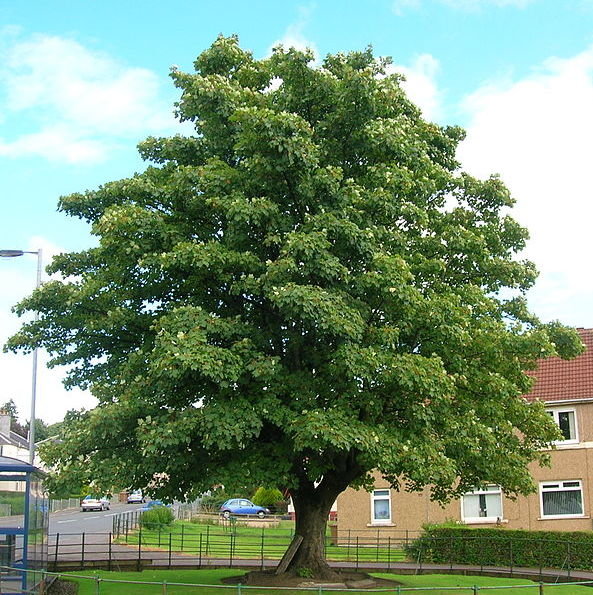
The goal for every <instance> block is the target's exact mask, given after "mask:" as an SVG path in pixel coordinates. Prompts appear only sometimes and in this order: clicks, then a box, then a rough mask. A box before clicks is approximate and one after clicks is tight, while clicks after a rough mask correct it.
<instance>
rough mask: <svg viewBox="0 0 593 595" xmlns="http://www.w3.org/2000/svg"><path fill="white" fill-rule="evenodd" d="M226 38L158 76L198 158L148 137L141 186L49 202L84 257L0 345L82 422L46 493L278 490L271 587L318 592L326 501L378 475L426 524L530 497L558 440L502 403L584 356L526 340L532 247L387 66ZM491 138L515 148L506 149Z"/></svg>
mask: <svg viewBox="0 0 593 595" xmlns="http://www.w3.org/2000/svg"><path fill="white" fill-rule="evenodd" d="M312 59H313V56H312V54H311V53H310V52H299V51H296V50H294V49H290V50H284V49H282V48H278V49H276V51H275V52H274V53H273V55H272V56H271V57H269V58H266V59H264V60H255V59H254V58H253V57H252V55H251V54H250V53H248V52H246V51H244V50H242V49H241V48H240V47H239V45H238V42H237V39H236V38H234V37H232V38H224V37H220V38H219V39H218V40H217V41H216V42H215V43H214V44H213V46H212V47H211V48H209V49H207V50H206V51H205V52H203V53H202V54H201V55H200V56H199V57H198V58H197V60H196V61H195V70H196V71H195V73H191V74H190V73H183V72H180V71H178V70H174V71H173V72H172V78H173V80H174V82H175V84H176V85H177V86H178V87H179V88H180V89H181V99H180V101H179V103H178V104H177V114H178V116H179V118H180V120H182V121H186V122H188V123H191V124H193V126H194V127H195V130H196V134H195V136H192V137H181V136H176V137H173V138H166V139H154V138H150V139H148V140H147V141H145V142H144V143H143V144H142V145H141V147H140V152H141V154H142V156H143V157H144V158H145V159H147V160H149V161H152V162H153V164H154V165H153V166H151V167H148V168H147V169H146V171H145V172H143V173H141V174H138V175H135V176H134V177H132V178H129V179H124V180H121V181H117V182H111V183H108V184H106V185H104V186H102V187H100V188H99V189H98V190H96V191H91V192H85V193H84V194H74V195H71V196H68V197H65V198H62V199H61V201H60V209H61V210H62V211H64V212H66V213H67V214H69V215H72V216H75V217H79V218H82V219H84V220H86V221H88V222H89V223H90V224H91V225H92V232H93V234H94V235H95V236H96V237H97V239H98V242H97V245H96V246H95V247H92V248H89V249H88V250H86V251H83V252H79V253H72V254H62V255H60V256H57V257H56V258H54V260H53V263H52V264H51V266H50V267H49V270H50V272H51V273H59V274H60V275H61V278H62V279H64V280H54V281H50V282H48V283H46V284H44V285H43V286H42V287H41V288H39V289H37V290H35V292H34V293H33V295H32V296H31V297H29V298H28V299H25V300H23V302H21V304H20V305H19V306H18V307H17V309H16V310H17V312H18V313H19V314H23V313H25V312H27V311H31V310H33V311H38V312H39V313H40V319H39V320H38V321H34V322H29V323H27V324H25V325H24V326H23V328H22V330H21V331H20V332H19V333H18V334H16V335H15V336H14V337H12V339H11V340H10V341H9V344H8V347H9V348H10V349H12V350H25V351H30V350H32V349H34V348H35V347H43V348H45V349H47V351H48V352H49V353H50V354H51V356H52V362H51V363H52V364H54V365H55V364H66V365H69V366H70V371H69V373H68V380H67V382H66V384H67V385H68V386H75V385H77V386H80V387H82V388H90V389H91V390H92V392H93V394H94V395H95V396H96V397H97V399H98V400H99V406H98V407H97V408H96V409H94V410H93V411H91V412H89V413H86V414H84V415H83V416H81V417H80V419H77V420H74V421H73V423H72V425H70V424H69V426H68V428H66V430H65V431H64V441H63V442H62V443H60V444H56V445H53V446H52V448H53V451H52V457H53V458H52V461H53V463H54V464H55V465H56V468H57V469H59V470H60V471H61V477H62V478H63V481H64V482H68V481H72V478H78V479H79V480H80V478H82V477H86V478H87V480H90V479H93V480H98V479H99V478H100V479H102V481H103V482H104V484H105V485H106V486H107V487H109V486H111V485H118V484H121V483H122V482H126V483H127V485H134V486H153V487H152V488H151V489H152V491H153V493H154V494H155V495H158V496H161V497H164V498H167V497H168V498H180V499H183V498H185V497H186V496H188V495H189V496H191V495H195V494H199V493H202V492H204V491H206V490H208V489H209V488H210V487H211V486H213V485H216V484H222V485H224V486H225V488H226V489H227V490H233V488H234V486H236V485H243V486H246V485H276V486H279V487H281V488H282V489H284V488H287V489H288V490H289V492H290V495H291V496H292V500H293V503H294V507H295V510H296V527H295V538H299V537H302V538H303V541H302V543H301V545H300V547H299V549H298V551H297V553H296V555H295V556H294V558H293V559H292V562H291V563H290V564H289V566H288V571H289V572H302V570H303V569H306V570H307V573H314V574H316V575H319V576H326V577H331V576H332V571H331V570H330V568H329V566H328V565H327V564H326V562H325V560H324V556H323V539H324V535H325V528H326V522H327V517H328V513H329V511H330V508H331V506H332V503H333V502H334V500H335V499H336V497H337V496H338V494H340V492H342V491H343V490H344V489H346V488H347V487H348V486H358V487H360V486H366V487H369V486H370V483H371V473H372V471H373V470H374V469H378V470H379V472H380V473H382V475H383V476H384V477H385V478H386V479H387V480H388V481H389V482H390V484H391V485H392V486H393V487H394V488H401V489H409V490H418V489H421V488H422V487H423V486H426V485H428V486H430V489H431V491H432V496H433V498H435V499H436V500H438V501H441V502H444V501H447V500H448V499H450V498H452V497H454V496H457V495H459V494H461V493H463V492H465V491H467V490H469V489H472V488H473V487H475V486H479V485H483V483H484V482H492V483H496V484H499V485H501V486H502V487H503V488H504V490H505V491H506V492H507V493H509V494H516V493H527V492H529V491H530V490H532V489H533V487H534V486H533V482H532V480H531V478H530V476H529V473H528V470H527V463H529V462H530V461H532V460H536V461H540V462H543V461H545V455H544V453H543V451H542V449H543V448H545V447H546V446H548V445H549V444H550V443H551V442H552V441H553V440H555V439H556V438H558V437H559V434H558V430H557V428H556V427H555V425H554V423H553V420H551V419H550V417H549V416H548V415H547V414H546V413H545V411H544V408H543V406H542V405H541V404H540V403H527V402H526V401H525V400H523V399H522V398H521V395H522V394H524V393H526V392H527V391H528V390H529V388H530V386H531V380H530V378H529V377H528V376H527V375H526V374H525V370H529V369H533V368H534V367H535V365H536V362H537V360H538V358H541V357H546V356H551V355H560V356H562V357H570V356H574V355H576V354H578V353H579V352H580V350H581V349H582V346H581V343H580V340H579V338H578V335H577V334H576V332H574V331H571V330H569V329H566V328H565V327H563V326H562V325H560V324H557V323H554V324H547V325H546V324H541V323H540V322H539V321H538V320H537V319H536V318H535V317H534V316H533V315H531V314H530V313H529V312H528V310H527V307H526V302H525V299H524V292H525V291H526V290H527V289H528V288H529V287H530V286H531V285H532V284H533V282H534V279H535V278H536V271H535V268H534V266H533V265H532V264H531V263H530V262H527V261H521V260H518V259H517V254H518V253H519V252H520V251H521V250H523V248H524V247H525V240H526V238H527V232H526V231H525V230H524V229H523V228H522V227H521V226H519V225H518V224H517V223H516V222H515V221H514V220H513V219H512V218H511V217H510V216H509V209H510V207H511V206H512V204H513V200H512V199H511V198H510V196H509V193H508V191H507V189H506V188H505V187H504V185H503V184H502V182H501V181H500V180H499V179H498V178H497V177H492V178H490V179H487V180H484V181H481V180H477V179H475V178H472V177H471V176H469V175H467V174H466V173H463V172H462V171H460V169H459V164H458V162H457V161H456V158H455V152H456V148H457V145H458V143H459V142H460V140H461V139H462V138H463V131H462V130H461V129H460V128H457V127H448V126H447V127H440V126H437V125H435V124H432V123H430V122H427V121H425V120H424V119H423V118H422V117H421V113H420V111H419V110H418V109H417V108H416V107H415V106H414V105H413V104H412V103H411V102H410V101H409V100H408V99H407V98H406V96H405V94H404V92H403V90H402V87H401V86H400V76H399V75H395V74H389V73H388V71H387V66H388V64H389V61H388V60H385V59H375V58H374V57H373V55H372V52H371V51H370V50H367V51H363V52H353V53H349V54H336V55H333V56H328V57H327V58H326V59H325V60H324V61H323V63H322V65H321V66H315V65H314V64H313V62H312ZM509 142H512V140H511V139H509Z"/></svg>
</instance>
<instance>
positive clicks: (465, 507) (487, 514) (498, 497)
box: [461, 485, 502, 523]
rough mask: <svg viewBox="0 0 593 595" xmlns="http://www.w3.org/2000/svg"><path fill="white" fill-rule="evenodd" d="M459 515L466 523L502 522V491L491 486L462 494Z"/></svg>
mask: <svg viewBox="0 0 593 595" xmlns="http://www.w3.org/2000/svg"><path fill="white" fill-rule="evenodd" d="M461 515H462V518H463V521H464V522H466V523H495V522H496V521H498V520H502V490H501V489H500V487H499V486H496V485H492V486H486V487H484V488H480V489H478V490H474V491H473V492H468V493H467V494H464V495H463V498H462V505H461Z"/></svg>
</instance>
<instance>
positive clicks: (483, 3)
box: [392, 0, 534, 15]
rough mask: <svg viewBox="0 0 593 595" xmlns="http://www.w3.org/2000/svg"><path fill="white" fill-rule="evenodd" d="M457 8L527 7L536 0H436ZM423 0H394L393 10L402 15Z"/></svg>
mask: <svg viewBox="0 0 593 595" xmlns="http://www.w3.org/2000/svg"><path fill="white" fill-rule="evenodd" d="M434 1H436V2H437V3H439V4H444V5H445V6H449V7H450V8H453V9H455V10H465V11H475V10H480V9H484V8H488V7H495V8H506V7H512V8H525V7H526V6H528V5H529V4H531V3H532V2H534V0H434ZM422 3H423V2H422V0H394V2H393V4H392V10H393V12H394V13H395V14H396V15H402V14H404V13H405V12H406V11H407V10H410V9H411V10H417V9H419V8H420V7H421V6H422ZM427 4H428V3H427Z"/></svg>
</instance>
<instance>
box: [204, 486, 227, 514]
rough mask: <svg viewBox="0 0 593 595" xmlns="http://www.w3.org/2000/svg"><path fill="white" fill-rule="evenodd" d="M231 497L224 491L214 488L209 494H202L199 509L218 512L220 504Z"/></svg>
mask: <svg viewBox="0 0 593 595" xmlns="http://www.w3.org/2000/svg"><path fill="white" fill-rule="evenodd" d="M231 497H232V496H229V495H228V494H227V493H226V492H225V491H221V490H215V491H213V492H212V493H211V494H207V495H205V496H202V498H201V500H200V510H202V511H203V512H218V510H219V508H220V507H221V506H222V504H223V503H224V502H225V501H226V500H228V499H229V498H231Z"/></svg>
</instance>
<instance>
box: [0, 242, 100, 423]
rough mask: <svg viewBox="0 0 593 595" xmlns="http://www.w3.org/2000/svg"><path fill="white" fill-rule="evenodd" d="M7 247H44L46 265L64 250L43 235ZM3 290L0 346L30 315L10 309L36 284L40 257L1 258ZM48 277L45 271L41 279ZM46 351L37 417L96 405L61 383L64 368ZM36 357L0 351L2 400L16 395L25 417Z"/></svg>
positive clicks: (40, 360)
mask: <svg viewBox="0 0 593 595" xmlns="http://www.w3.org/2000/svg"><path fill="white" fill-rule="evenodd" d="M4 248H15V249H25V250H30V251H36V250H38V249H39V248H41V250H42V264H43V267H44V268H45V266H47V265H48V264H49V262H50V261H51V259H52V258H53V256H54V255H56V254H58V253H60V252H63V251H64V250H63V249H61V248H60V247H59V246H56V245H55V244H52V243H51V242H48V241H47V240H46V239H44V238H39V237H33V238H31V239H30V240H29V242H28V246H25V247H23V246H4ZM0 268H1V269H2V284H3V290H2V293H1V294H0V346H1V345H3V344H4V343H5V342H6V340H7V339H8V338H9V337H10V336H11V335H13V334H14V333H16V332H17V331H18V329H19V328H20V326H21V324H22V323H23V322H25V321H26V320H31V317H30V316H29V317H28V318H23V319H19V318H18V317H17V316H16V315H15V314H13V313H12V312H11V311H10V310H11V308H12V306H14V305H15V304H16V303H17V302H19V301H20V300H21V299H23V298H24V297H26V296H27V295H29V294H30V293H31V292H32V291H33V289H34V288H35V282H36V271H37V257H36V256H35V255H34V254H25V255H23V256H22V257H17V258H10V259H9V258H0ZM45 281H47V276H46V274H45V273H43V275H42V282H45ZM46 363H47V354H46V353H45V352H44V351H43V350H41V351H40V352H39V358H38V365H37V398H36V417H38V418H40V419H43V420H44V421H45V422H46V423H54V422H56V421H60V420H61V419H63V417H64V414H65V413H66V411H67V410H68V409H80V408H82V407H85V408H87V409H89V408H91V407H94V406H95V404H96V401H95V399H94V398H93V397H92V396H91V395H90V394H89V393H86V392H83V391H81V390H79V389H73V390H71V391H66V389H65V388H64V386H63V385H62V379H63V378H64V370H63V369H59V368H53V369H51V370H49V369H48V368H46ZM32 365H33V359H32V356H31V355H23V354H21V353H17V354H13V353H3V352H1V351H0V378H2V392H1V393H0V404H1V403H5V402H6V401H8V400H10V399H13V400H14V402H15V404H16V406H17V409H18V411H19V414H20V418H21V420H22V421H25V420H27V419H29V418H30V405H31V379H32V370H33V368H32Z"/></svg>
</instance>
